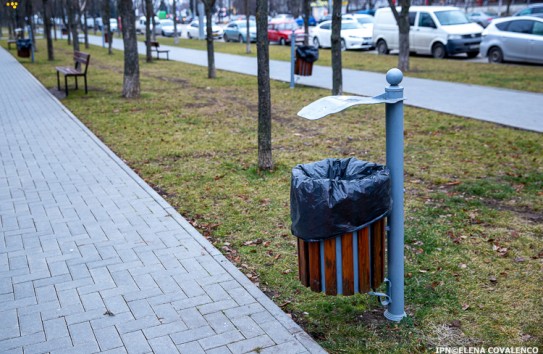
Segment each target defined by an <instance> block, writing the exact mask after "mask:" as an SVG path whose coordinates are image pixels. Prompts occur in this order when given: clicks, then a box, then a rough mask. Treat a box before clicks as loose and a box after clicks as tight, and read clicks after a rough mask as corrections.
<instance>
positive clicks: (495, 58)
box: [488, 47, 503, 63]
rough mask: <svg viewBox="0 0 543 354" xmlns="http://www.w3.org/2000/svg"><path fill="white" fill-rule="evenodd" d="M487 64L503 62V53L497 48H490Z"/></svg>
mask: <svg viewBox="0 0 543 354" xmlns="http://www.w3.org/2000/svg"><path fill="white" fill-rule="evenodd" d="M488 62H489V63H502V62H503V52H502V50H501V49H500V48H498V47H492V48H490V50H489V51H488Z"/></svg>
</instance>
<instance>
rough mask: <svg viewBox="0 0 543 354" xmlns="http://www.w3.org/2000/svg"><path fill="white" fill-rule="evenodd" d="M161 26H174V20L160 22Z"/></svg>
mask: <svg viewBox="0 0 543 354" xmlns="http://www.w3.org/2000/svg"><path fill="white" fill-rule="evenodd" d="M160 24H161V25H162V26H173V21H172V20H162V21H160Z"/></svg>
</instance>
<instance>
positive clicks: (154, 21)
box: [151, 7, 156, 41]
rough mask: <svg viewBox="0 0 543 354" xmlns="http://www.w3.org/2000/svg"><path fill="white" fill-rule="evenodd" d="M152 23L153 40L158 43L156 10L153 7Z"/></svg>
mask: <svg viewBox="0 0 543 354" xmlns="http://www.w3.org/2000/svg"><path fill="white" fill-rule="evenodd" d="M151 10H152V11H151V23H152V24H153V30H152V31H151V38H152V39H153V41H156V31H155V28H156V19H155V10H154V9H153V8H152V7H151Z"/></svg>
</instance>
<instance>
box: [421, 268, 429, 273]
mask: <svg viewBox="0 0 543 354" xmlns="http://www.w3.org/2000/svg"><path fill="white" fill-rule="evenodd" d="M419 273H428V271H427V270H426V269H419Z"/></svg>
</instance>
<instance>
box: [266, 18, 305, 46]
mask: <svg viewBox="0 0 543 354" xmlns="http://www.w3.org/2000/svg"><path fill="white" fill-rule="evenodd" d="M293 30H294V34H295V36H296V37H298V36H299V35H303V34H304V31H303V30H302V29H301V28H300V27H299V26H298V24H297V23H296V21H294V20H272V21H271V22H270V23H269V24H268V41H270V42H278V43H279V44H281V45H285V44H287V43H290V37H291V36H292V31H293Z"/></svg>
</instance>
